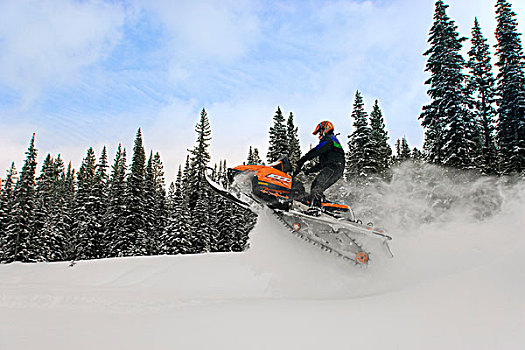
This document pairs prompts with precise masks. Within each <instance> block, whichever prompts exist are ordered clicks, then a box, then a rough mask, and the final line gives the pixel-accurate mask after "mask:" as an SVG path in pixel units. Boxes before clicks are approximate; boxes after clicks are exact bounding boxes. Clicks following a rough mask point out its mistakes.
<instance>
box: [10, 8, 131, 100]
mask: <svg viewBox="0 0 525 350" xmlns="http://www.w3.org/2000/svg"><path fill="white" fill-rule="evenodd" d="M123 21H124V12H123V10H122V8H121V7H120V6H118V5H114V4H109V3H105V2H101V1H82V2H77V1H71V0H51V1H39V0H21V1H2V2H0V80H1V81H3V82H4V83H5V84H6V85H8V86H9V87H11V88H13V89H16V90H18V91H20V93H21V94H22V99H23V100H24V102H25V104H26V106H27V105H28V104H30V103H32V102H33V101H34V100H35V99H36V98H37V97H38V95H39V94H40V92H41V91H42V89H44V88H45V87H47V86H50V85H53V84H66V85H67V84H70V83H71V82H72V81H74V80H75V78H76V75H77V73H78V71H79V70H80V69H81V68H83V67H85V66H87V65H90V64H93V63H95V62H97V61H98V60H100V59H101V58H103V57H104V56H105V55H107V54H108V53H109V52H110V51H111V50H112V49H113V48H114V46H115V44H116V43H118V41H119V39H120V37H121V35H122V33H121V30H122V29H121V27H122V25H123Z"/></svg>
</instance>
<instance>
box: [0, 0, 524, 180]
mask: <svg viewBox="0 0 525 350" xmlns="http://www.w3.org/2000/svg"><path fill="white" fill-rule="evenodd" d="M447 3H449V4H450V5H451V7H450V8H449V10H448V11H449V12H448V14H449V15H450V16H451V17H452V18H453V19H454V20H455V21H456V24H457V25H458V26H459V31H460V33H461V34H462V35H464V36H469V33H470V29H471V27H472V25H473V21H474V17H475V16H477V17H478V20H479V21H480V24H481V26H482V30H483V33H484V35H485V37H486V38H487V39H489V41H490V42H491V44H493V43H494V38H493V37H494V34H493V33H494V29H495V19H494V17H495V15H494V5H495V3H496V0H455V1H448V2H447ZM511 3H512V5H513V9H514V11H515V12H517V14H518V22H519V25H520V30H521V31H523V30H522V29H521V28H523V25H524V24H525V23H523V22H525V4H523V2H520V1H517V0H514V1H511ZM433 11H434V1H433V0H378V1H374V0H370V1H321V0H319V1H306V0H305V1H264V0H250V1H248V0H234V1H233V0H232V1H230V0H223V1H211V0H196V1H169V0H157V1H146V0H135V1H101V0H98V1H92V0H85V1H71V0H48V1H39V0H3V1H0V143H1V145H2V152H1V154H0V171H2V174H5V173H3V171H4V170H6V169H7V168H8V167H9V166H10V164H11V162H12V161H15V164H16V166H17V168H18V169H19V170H20V169H21V166H22V161H23V159H24V152H25V150H26V148H27V144H28V141H29V139H30V137H31V134H32V133H33V132H36V134H37V138H36V144H37V148H38V149H39V150H40V157H39V161H40V163H41V161H42V159H43V157H44V156H45V155H46V154H48V153H51V154H52V155H53V156H56V155H58V154H61V155H62V158H63V159H65V160H66V161H72V163H73V166H74V167H76V168H78V166H79V164H80V161H81V160H82V158H83V157H84V155H85V152H86V150H87V148H88V147H91V146H93V147H94V148H95V151H96V153H97V154H100V152H101V150H102V146H103V145H106V146H107V147H108V150H109V154H110V161H111V160H112V158H113V156H114V151H115V149H116V147H117V145H118V143H122V144H123V146H125V147H126V148H127V149H128V152H129V153H131V149H132V147H133V139H134V137H135V133H136V131H137V129H138V128H139V127H140V128H142V130H143V135H144V143H145V146H146V148H147V149H148V150H153V151H155V152H157V151H158V152H159V153H160V155H161V157H162V159H163V161H164V165H165V168H166V178H167V179H168V180H169V181H171V180H172V179H173V178H174V177H175V172H176V169H177V167H178V165H179V164H181V163H182V162H183V161H184V157H185V154H186V149H188V148H191V147H192V146H193V145H194V141H195V133H194V126H195V123H196V122H197V120H198V117H199V113H200V111H201V109H202V108H206V110H207V112H208V115H209V117H210V122H211V126H212V144H211V148H210V151H211V153H212V160H213V161H217V160H219V159H227V160H228V163H229V164H230V165H234V164H236V163H240V162H242V161H243V160H244V159H245V158H246V156H247V151H248V147H249V146H250V145H251V146H254V147H258V148H259V150H260V152H261V153H262V154H263V155H265V154H266V147H267V142H268V129H269V127H270V125H271V122H272V116H273V114H274V112H275V110H276V108H277V106H278V105H279V106H280V107H281V109H282V110H283V112H284V113H285V114H286V115H288V113H290V112H293V113H294V115H295V121H296V124H297V126H298V127H299V132H300V138H301V142H302V146H303V150H305V149H307V148H308V147H309V145H310V144H312V143H316V139H315V138H314V137H313V136H312V135H311V131H312V129H313V128H314V126H315V124H316V123H317V122H319V121H321V120H325V119H329V120H331V121H332V122H334V124H335V126H336V131H337V132H340V133H341V136H342V137H343V139H344V140H345V141H346V136H347V135H348V134H350V133H351V132H352V120H351V119H350V117H349V115H350V112H351V108H352V103H353V98H354V94H355V91H356V90H359V91H361V93H362V94H363V96H364V97H365V104H366V108H367V110H371V107H372V104H373V101H374V100H375V99H378V100H379V104H380V107H381V108H382V110H383V113H384V117H385V122H386V126H387V129H388V131H389V135H390V137H391V143H392V144H393V143H394V142H395V140H396V139H397V138H400V137H403V136H406V137H407V139H408V141H409V144H410V145H411V146H418V147H420V146H421V144H422V142H423V130H422V129H421V127H420V124H419V122H418V120H417V117H418V116H419V113H420V111H421V107H422V106H423V105H424V104H425V103H427V102H428V99H427V96H426V87H425V86H424V84H423V83H424V81H425V79H426V78H427V77H428V75H427V74H426V73H425V72H424V68H425V62H426V61H425V57H423V56H422V53H423V52H424V51H425V50H426V49H427V48H428V44H427V39H428V31H429V29H430V26H431V24H432V15H433ZM468 45H469V44H468V43H467V44H466V47H467V48H468ZM2 177H4V175H2Z"/></svg>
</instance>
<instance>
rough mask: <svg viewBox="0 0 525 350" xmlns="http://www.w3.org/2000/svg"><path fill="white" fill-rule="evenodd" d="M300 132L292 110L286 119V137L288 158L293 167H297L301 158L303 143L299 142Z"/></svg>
mask: <svg viewBox="0 0 525 350" xmlns="http://www.w3.org/2000/svg"><path fill="white" fill-rule="evenodd" d="M298 133H299V128H298V127H296V126H295V124H294V115H293V113H292V112H290V115H289V116H288V120H287V121H286V138H287V140H288V159H290V163H291V164H292V167H293V169H295V166H296V165H297V161H298V160H299V158H301V144H300V143H299V135H298Z"/></svg>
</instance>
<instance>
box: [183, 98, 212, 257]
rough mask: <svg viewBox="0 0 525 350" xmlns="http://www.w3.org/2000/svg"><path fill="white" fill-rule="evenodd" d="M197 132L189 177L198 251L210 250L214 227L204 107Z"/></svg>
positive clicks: (208, 129)
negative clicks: (207, 174) (205, 173)
mask: <svg viewBox="0 0 525 350" xmlns="http://www.w3.org/2000/svg"><path fill="white" fill-rule="evenodd" d="M195 132H196V133H197V141H196V145H195V147H194V148H193V149H191V150H190V155H191V159H190V171H189V174H190V177H189V191H188V192H189V208H190V210H191V213H192V227H193V228H194V229H195V231H193V232H189V234H190V238H189V239H190V241H191V242H192V246H193V247H194V249H196V251H194V252H202V251H209V249H210V245H211V244H212V243H211V242H212V237H211V232H212V231H213V228H212V227H211V226H209V225H210V221H209V220H208V211H209V210H210V208H209V207H208V206H207V205H208V204H209V202H207V201H208V200H209V197H210V194H209V188H208V186H207V185H206V183H205V182H206V180H205V177H204V172H205V171H206V168H207V166H208V163H209V161H210V154H209V152H208V148H209V146H210V144H209V142H210V140H211V127H210V122H209V119H208V114H207V113H206V110H205V109H204V108H203V109H202V111H201V114H200V118H199V121H198V122H197V124H196V126H195Z"/></svg>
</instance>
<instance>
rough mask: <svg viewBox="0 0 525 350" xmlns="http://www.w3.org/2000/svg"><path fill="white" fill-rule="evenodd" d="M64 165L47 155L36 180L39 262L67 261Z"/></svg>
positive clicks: (36, 227)
mask: <svg viewBox="0 0 525 350" xmlns="http://www.w3.org/2000/svg"><path fill="white" fill-rule="evenodd" d="M64 178H65V174H64V162H63V161H62V159H61V158H60V155H59V156H58V157H57V158H56V159H53V158H52V157H51V155H49V154H48V155H47V157H46V159H45V160H44V163H43V165H42V170H41V172H40V176H39V177H38V178H37V179H36V205H35V212H34V214H35V237H34V239H35V242H36V247H37V249H38V260H41V261H62V260H65V259H67V257H68V251H67V242H68V241H69V240H70V237H69V225H68V224H67V219H68V217H69V216H68V215H67V213H66V208H65V207H64V203H65V198H64V185H65V183H64Z"/></svg>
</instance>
